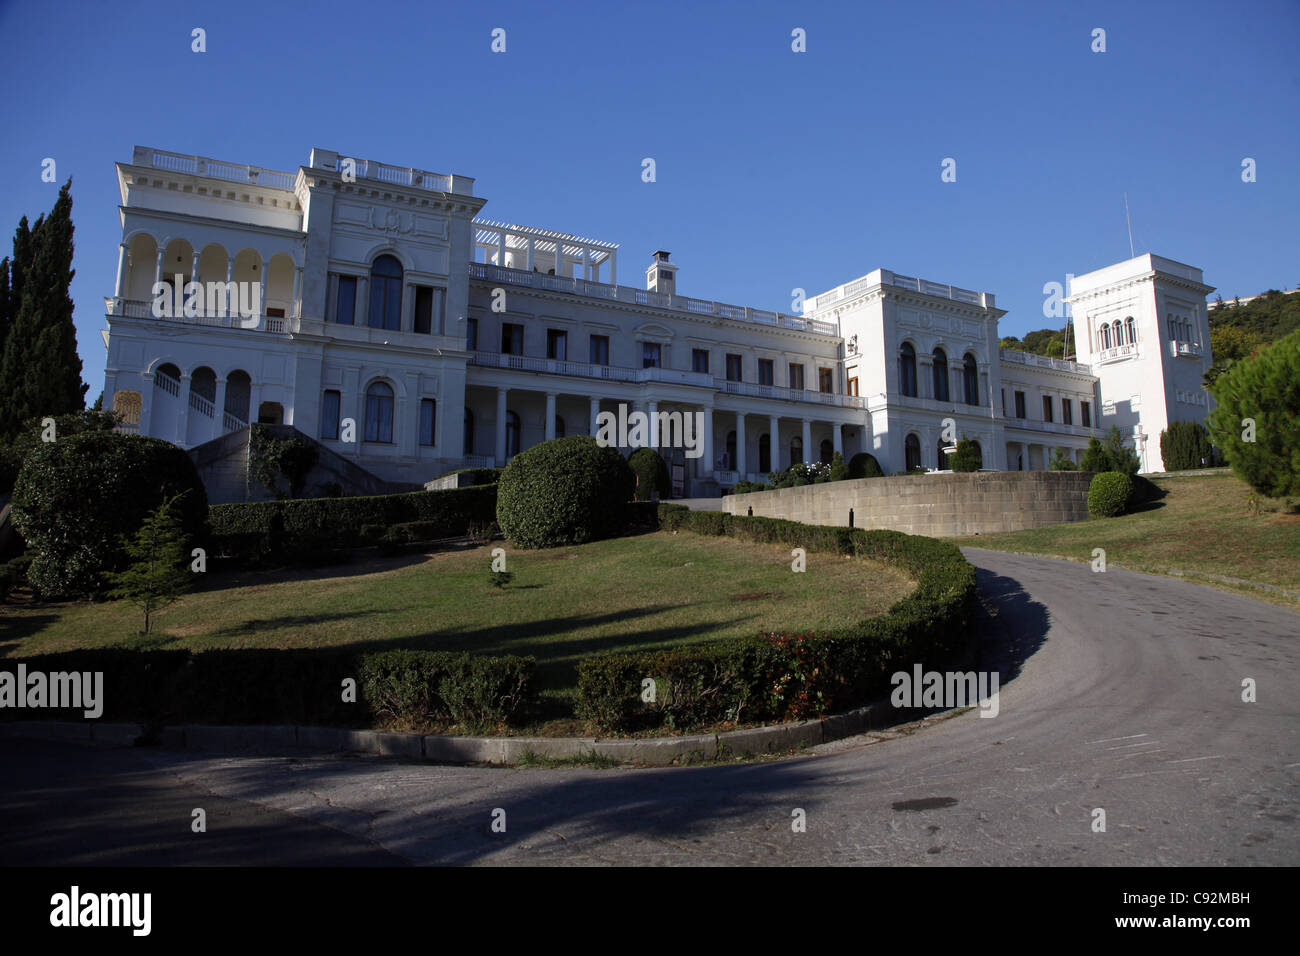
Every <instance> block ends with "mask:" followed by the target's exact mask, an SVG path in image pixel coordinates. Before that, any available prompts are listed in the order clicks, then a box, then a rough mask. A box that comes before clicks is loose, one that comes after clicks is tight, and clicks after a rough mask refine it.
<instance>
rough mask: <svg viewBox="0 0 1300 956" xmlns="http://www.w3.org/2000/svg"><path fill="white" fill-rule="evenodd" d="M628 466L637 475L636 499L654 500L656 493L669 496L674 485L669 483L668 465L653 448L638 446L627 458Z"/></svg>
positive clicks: (664, 496) (661, 496)
mask: <svg viewBox="0 0 1300 956" xmlns="http://www.w3.org/2000/svg"><path fill="white" fill-rule="evenodd" d="M627 464H628V467H629V468H631V469H632V473H633V474H635V475H636V500H637V501H653V500H654V497H655V495H656V494H658V496H659V497H660V498H667V497H668V496H669V493H670V491H671V490H672V486H671V485H670V484H669V478H668V466H667V465H666V464H665V463H664V460H663V457H662V456H661V455H660V454H659V452H657V451H655V450H654V449H653V448H638V449H637V450H636V451H634V452H632V456H631V457H630V458H628V460H627Z"/></svg>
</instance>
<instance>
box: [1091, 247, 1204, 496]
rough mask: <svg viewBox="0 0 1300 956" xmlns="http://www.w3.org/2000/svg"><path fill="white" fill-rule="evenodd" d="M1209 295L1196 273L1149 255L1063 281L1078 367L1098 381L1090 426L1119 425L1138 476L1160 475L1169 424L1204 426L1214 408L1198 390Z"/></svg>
mask: <svg viewBox="0 0 1300 956" xmlns="http://www.w3.org/2000/svg"><path fill="white" fill-rule="evenodd" d="M1213 291H1214V287H1213V286H1208V285H1206V284H1205V283H1204V282H1203V281H1202V277H1201V270H1200V269H1197V268H1196V267H1194V266H1189V265H1185V264H1183V263H1181V262H1175V261H1174V260H1172V259H1165V258H1163V257H1161V256H1156V255H1151V254H1150V253H1147V254H1145V255H1141V256H1137V257H1136V258H1133V259H1129V260H1127V261H1125V262H1120V263H1116V264H1115V265H1112V266H1107V267H1106V268H1104V269H1098V270H1096V271H1095V272H1089V273H1087V274H1086V275H1081V276H1075V277H1073V278H1072V279H1071V280H1070V287H1069V295H1068V296H1067V297H1066V300H1065V301H1066V302H1067V303H1069V305H1070V307H1071V310H1072V312H1073V316H1074V326H1075V332H1074V340H1075V345H1076V348H1077V350H1078V361H1079V362H1081V363H1083V364H1085V365H1088V366H1090V367H1091V368H1092V371H1093V374H1094V375H1096V376H1097V386H1098V392H1099V393H1100V394H1099V398H1100V401H1101V408H1100V409H1099V415H1098V423H1097V424H1098V425H1099V426H1100V427H1101V428H1102V429H1103V430H1104V431H1109V430H1110V427H1111V426H1112V425H1118V426H1119V429H1120V431H1121V432H1122V433H1123V434H1124V436H1125V439H1126V440H1127V443H1128V444H1129V445H1130V446H1131V447H1133V448H1135V449H1136V450H1137V453H1138V456H1139V458H1140V459H1141V461H1142V471H1144V472H1153V471H1163V470H1164V463H1163V461H1162V460H1161V457H1160V433H1161V432H1162V431H1164V430H1165V429H1166V428H1168V427H1169V425H1170V423H1171V422H1177V421H1193V422H1202V423H1203V422H1204V421H1205V417H1206V416H1207V415H1208V414H1209V412H1210V409H1211V408H1212V407H1213V406H1212V404H1211V403H1212V401H1213V399H1211V398H1210V396H1209V393H1208V392H1206V391H1205V389H1204V388H1203V387H1202V377H1203V376H1204V375H1205V372H1206V370H1207V369H1209V367H1210V365H1211V363H1212V362H1213V356H1212V355H1211V354H1210V327H1209V321H1208V318H1207V315H1206V304H1205V297H1206V296H1207V295H1208V294H1209V293H1211V292H1213Z"/></svg>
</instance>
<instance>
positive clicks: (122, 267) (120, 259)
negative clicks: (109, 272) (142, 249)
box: [113, 242, 131, 299]
mask: <svg viewBox="0 0 1300 956" xmlns="http://www.w3.org/2000/svg"><path fill="white" fill-rule="evenodd" d="M130 256H131V254H130V253H129V252H127V249H126V243H125V242H123V243H120V244H119V245H118V247H117V285H116V287H115V288H114V290H113V296H114V297H115V298H118V299H125V298H126V267H127V261H128V260H129V259H130Z"/></svg>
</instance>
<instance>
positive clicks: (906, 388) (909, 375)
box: [898, 342, 916, 398]
mask: <svg viewBox="0 0 1300 956" xmlns="http://www.w3.org/2000/svg"><path fill="white" fill-rule="evenodd" d="M898 388H899V391H900V392H902V393H903V394H904V395H908V396H911V397H912V398H915V397H916V349H914V348H912V343H911V342H904V343H903V347H902V348H900V349H899V350H898Z"/></svg>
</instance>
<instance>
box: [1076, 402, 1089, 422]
mask: <svg viewBox="0 0 1300 956" xmlns="http://www.w3.org/2000/svg"><path fill="white" fill-rule="evenodd" d="M1079 424H1081V425H1082V426H1083V427H1084V428H1091V427H1092V408H1091V407H1089V405H1088V403H1087V402H1080V403H1079Z"/></svg>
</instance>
